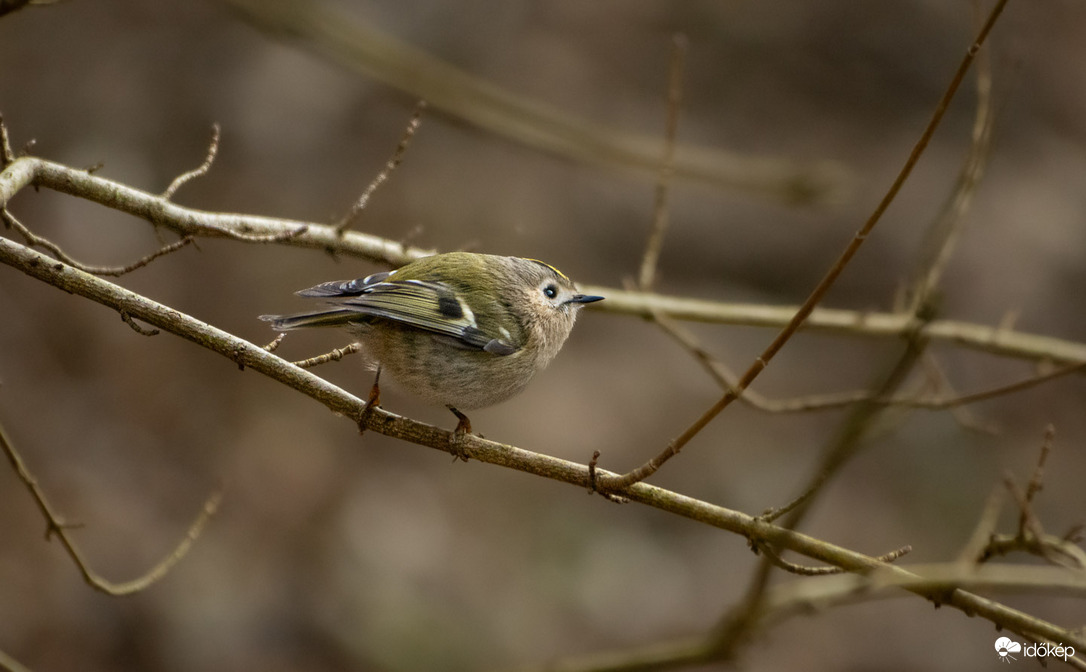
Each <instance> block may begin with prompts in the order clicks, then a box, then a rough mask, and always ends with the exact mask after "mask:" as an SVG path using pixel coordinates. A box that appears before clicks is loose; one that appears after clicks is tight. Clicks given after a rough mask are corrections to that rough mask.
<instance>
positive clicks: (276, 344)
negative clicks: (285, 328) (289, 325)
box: [264, 332, 287, 352]
mask: <svg viewBox="0 0 1086 672" xmlns="http://www.w3.org/2000/svg"><path fill="white" fill-rule="evenodd" d="M286 337H287V335H286V332H284V333H281V334H278V335H277V336H276V337H275V340H273V341H272V342H271V343H268V344H267V345H265V346H264V349H265V350H267V351H268V352H275V351H276V350H278V349H279V346H280V344H282V342H283V339H284V338H286Z"/></svg>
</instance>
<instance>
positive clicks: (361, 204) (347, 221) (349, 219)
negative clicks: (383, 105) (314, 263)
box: [336, 100, 426, 235]
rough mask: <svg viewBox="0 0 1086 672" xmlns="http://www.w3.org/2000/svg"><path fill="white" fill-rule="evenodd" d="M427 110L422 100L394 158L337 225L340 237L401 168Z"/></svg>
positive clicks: (393, 154)
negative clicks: (391, 176)
mask: <svg viewBox="0 0 1086 672" xmlns="http://www.w3.org/2000/svg"><path fill="white" fill-rule="evenodd" d="M425 109H426V101H425V100H420V101H419V102H418V104H417V105H416V106H415V111H414V112H413V113H412V114H411V121H409V122H407V128H405V129H404V132H403V137H401V138H400V143H399V144H398V145H396V150H395V151H394V152H392V157H391V158H389V160H388V161H386V162H385V167H384V168H382V169H381V172H379V173H377V177H375V178H373V181H372V182H370V183H369V186H367V187H366V190H365V191H363V192H362V195H361V196H360V197H359V198H358V200H357V201H355V203H354V205H352V206H351V209H350V210H349V211H348V212H347V214H346V215H344V216H343V219H341V220H339V223H338V224H336V233H339V234H340V235H342V234H343V232H344V231H346V230H347V229H348V228H349V227H350V226H351V224H353V223H354V220H355V218H356V217H358V214H359V213H360V212H362V210H363V209H365V207H366V204H367V203H369V202H370V197H371V196H373V192H375V191H377V188H378V187H380V186H381V185H382V184H384V183H385V181H386V180H388V178H389V175H391V174H392V171H394V170H396V168H398V167H399V165H400V162H401V161H403V157H404V154H405V153H407V147H408V146H409V145H410V144H411V138H413V137H415V131H417V130H418V128H419V124H420V123H421V121H422V113H423V111H424V110H425Z"/></svg>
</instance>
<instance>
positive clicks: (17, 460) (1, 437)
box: [0, 426, 222, 597]
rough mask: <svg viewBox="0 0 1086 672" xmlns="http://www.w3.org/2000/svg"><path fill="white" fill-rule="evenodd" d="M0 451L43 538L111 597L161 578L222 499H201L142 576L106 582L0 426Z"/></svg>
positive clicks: (219, 496)
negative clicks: (184, 528)
mask: <svg viewBox="0 0 1086 672" xmlns="http://www.w3.org/2000/svg"><path fill="white" fill-rule="evenodd" d="M0 450H3V452H4V455H6V456H7V458H8V461H9V462H11V466H12V468H13V469H15V473H16V474H18V476H19V479H20V480H21V481H22V482H23V484H24V485H26V487H27V489H28V490H29V491H30V495H31V496H32V497H33V498H34V502H35V503H36V504H37V505H38V509H39V510H40V511H41V514H42V516H44V517H45V521H46V534H45V536H46V538H47V539H48V538H49V537H52V536H56V538H57V539H59V540H60V543H61V545H62V546H64V551H65V552H66V553H67V554H68V556H69V557H70V558H71V559H72V562H74V563H75V565H76V567H78V568H79V571H80V573H81V574H82V575H83V580H84V581H86V582H87V584H88V585H90V586H91V587H92V588H94V589H95V590H98V591H101V592H103V593H106V594H107V595H113V596H114V597H120V596H124V595H132V594H134V593H138V592H140V591H142V590H145V589H146V588H148V587H149V586H151V585H152V584H154V583H155V582H157V581H159V580H160V579H162V578H163V577H164V576H166V574H168V573H169V572H170V570H171V569H173V567H174V565H176V564H177V563H178V562H180V561H181V559H182V558H184V557H185V555H186V554H187V553H188V552H189V549H191V548H192V544H193V543H195V541H196V539H197V537H199V536H200V533H201V532H202V531H203V529H204V526H205V525H207V522H208V521H209V520H210V519H211V517H212V516H213V515H215V512H216V511H218V508H219V504H220V503H221V502H222V492H221V491H215V492H213V493H211V496H209V497H208V498H207V501H205V502H204V506H203V509H202V510H201V511H200V515H198V516H197V517H196V520H195V521H193V523H192V525H191V526H190V527H189V529H188V532H187V533H185V538H184V539H182V540H181V543H179V544H178V545H177V547H176V548H174V550H173V551H172V552H171V553H170V554H169V555H167V556H166V557H165V558H163V559H162V561H161V562H159V563H158V564H157V565H155V566H154V567H152V568H151V569H150V571H148V572H147V573H146V574H144V575H143V576H140V577H138V578H136V579H133V580H131V581H125V582H123V583H114V582H112V581H109V580H107V579H105V578H103V577H102V576H100V575H99V574H98V573H97V572H95V571H94V570H93V569H91V568H90V566H89V565H88V564H87V561H86V559H85V558H84V557H83V554H82V552H80V550H79V547H78V546H77V545H76V543H75V540H74V539H72V538H71V536H70V535H69V534H68V530H69V529H70V527H71V526H70V525H67V524H65V523H64V521H63V520H62V519H61V517H60V516H59V515H57V513H56V512H55V511H54V510H53V507H52V506H51V505H50V504H49V500H48V499H46V497H45V492H43V491H42V489H41V486H39V485H38V481H37V480H36V479H35V478H34V476H33V475H32V474H31V473H30V470H29V469H28V468H27V466H26V463H25V462H24V461H23V458H22V456H20V455H19V453H18V451H16V450H15V446H14V445H13V444H12V443H11V441H10V440H9V439H8V437H7V434H6V433H5V432H4V428H3V427H2V426H0Z"/></svg>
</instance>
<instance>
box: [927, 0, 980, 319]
mask: <svg viewBox="0 0 1086 672" xmlns="http://www.w3.org/2000/svg"><path fill="white" fill-rule="evenodd" d="M974 10H975V11H977V12H978V14H977V23H978V27H979V24H980V22H981V20H982V19H983V16H982V15H981V14H980V13H979V9H978V7H977V5H976V3H974ZM988 52H989V50H987V49H980V50H979V51H978V52H977V58H976V85H977V107H976V112H975V114H974V117H973V130H972V138H971V143H970V146H969V154H968V156H967V157H966V160H965V163H964V164H963V165H962V168H961V171H960V173H959V175H958V180H957V184H956V186H955V189H954V191H953V193H952V194H951V196H950V198H949V199H948V200H947V202H946V204H945V205H944V207H943V210H942V212H941V213H940V215H939V217H937V218H936V219H935V221H934V222H933V223H932V225H931V226H930V227H929V228H928V230H927V232H926V233H925V238H924V242H923V243H922V244H921V250H922V253H921V256H920V260H919V262H918V263H917V268H916V271H915V272H914V274H913V278H914V279H913V282H912V284H911V286H910V288H909V308H908V310H909V312H912V313H916V312H918V311H919V310H920V309H921V306H923V305H924V304H926V303H928V302H929V300H930V299H931V297H932V293H933V292H934V291H935V289H936V287H937V286H938V284H939V280H940V279H941V278H942V275H943V271H944V270H945V269H946V267H947V265H948V264H949V263H950V258H951V256H952V255H953V253H954V248H955V246H956V244H957V241H958V239H959V238H960V237H961V235H962V232H963V231H964V229H965V215H966V212H967V211H968V210H969V207H970V205H971V204H972V202H973V195H974V194H975V193H976V189H977V185H978V184H979V183H980V180H981V178H982V177H983V176H984V169H985V167H986V166H987V163H988V153H989V149H990V148H991V137H992V123H993V115H992V64H991V58H990V56H989V53H988Z"/></svg>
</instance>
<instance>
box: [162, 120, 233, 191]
mask: <svg viewBox="0 0 1086 672" xmlns="http://www.w3.org/2000/svg"><path fill="white" fill-rule="evenodd" d="M221 130H222V129H221V128H220V127H219V124H218V123H214V124H212V125H211V144H209V145H208V147H207V156H206V157H205V158H204V162H203V163H201V164H200V166H199V167H198V168H195V169H193V170H190V171H188V172H187V173H182V174H180V175H178V176H177V177H175V178H174V180H173V182H171V183H170V186H168V187H166V191H164V192H162V198H163V200H167V201H168V200H170V199H172V198H173V195H174V194H176V193H177V190H178V189H180V188H181V187H183V186H184V185H185V184H186V183H188V182H191V181H192V180H195V179H196V178H198V177H203V176H204V175H207V173H208V171H209V170H211V164H212V163H214V162H215V156H216V155H218V153H219V137H220V132H221Z"/></svg>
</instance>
